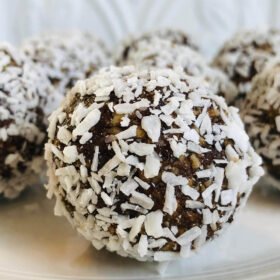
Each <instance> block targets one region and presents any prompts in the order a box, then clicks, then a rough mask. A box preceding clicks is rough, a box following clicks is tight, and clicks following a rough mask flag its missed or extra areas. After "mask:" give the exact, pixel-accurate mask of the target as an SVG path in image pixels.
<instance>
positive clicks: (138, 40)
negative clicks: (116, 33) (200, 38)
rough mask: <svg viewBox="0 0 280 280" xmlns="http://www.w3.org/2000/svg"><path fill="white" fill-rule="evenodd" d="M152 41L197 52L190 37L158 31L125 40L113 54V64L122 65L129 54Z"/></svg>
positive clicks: (178, 31) (178, 33) (196, 47)
mask: <svg viewBox="0 0 280 280" xmlns="http://www.w3.org/2000/svg"><path fill="white" fill-rule="evenodd" d="M154 39H160V40H166V41H169V42H170V43H171V44H173V45H180V46H188V47H189V48H191V49H193V50H198V46H197V44H196V43H195V42H193V39H192V38H191V36H190V35H187V34H186V33H184V32H183V31H180V30H172V29H160V30H155V31H152V32H148V33H144V34H142V35H140V36H138V37H130V38H127V39H126V40H125V41H124V42H123V43H122V44H121V46H120V47H119V49H118V51H117V53H116V54H115V62H116V64H117V65H124V64H128V63H126V61H127V60H129V57H130V53H131V52H132V53H134V52H135V51H138V49H139V48H140V47H141V45H149V44H152V41H153V40H154Z"/></svg>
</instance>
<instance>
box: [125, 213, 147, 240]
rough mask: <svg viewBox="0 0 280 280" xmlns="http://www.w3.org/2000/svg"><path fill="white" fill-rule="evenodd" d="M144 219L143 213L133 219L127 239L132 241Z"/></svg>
mask: <svg viewBox="0 0 280 280" xmlns="http://www.w3.org/2000/svg"><path fill="white" fill-rule="evenodd" d="M144 221H145V216H144V215H141V216H139V217H137V218H136V219H135V220H134V223H133V225H132V227H131V230H130V232H129V235H128V238H129V241H134V238H135V237H136V236H137V235H138V234H139V233H140V231H141V227H142V225H143V223H144Z"/></svg>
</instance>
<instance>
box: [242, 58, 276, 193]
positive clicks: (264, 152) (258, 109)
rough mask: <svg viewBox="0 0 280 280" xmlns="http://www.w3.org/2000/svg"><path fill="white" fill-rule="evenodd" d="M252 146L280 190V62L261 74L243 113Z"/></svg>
mask: <svg viewBox="0 0 280 280" xmlns="http://www.w3.org/2000/svg"><path fill="white" fill-rule="evenodd" d="M241 114H242V116H243V119H244V122H245V125H246V128H247V131H248V134H249V135H250V137H251V142H252V145H253V146H254V147H255V149H256V150H257V151H258V153H259V154H260V155H261V156H262V158H263V160H264V165H265V168H266V170H267V173H268V175H269V177H270V181H271V182H272V183H273V185H274V186H277V187H278V188H280V173H279V170H280V62H279V60H278V61H277V62H274V61H271V63H269V64H268V65H267V66H266V67H265V69H264V70H263V71H262V72H261V73H260V74H258V75H257V76H256V77H255V78H254V80H253V83H252V90H251V92H250V93H249V94H247V96H246V99H245V106H244V109H243V110H242V111H241Z"/></svg>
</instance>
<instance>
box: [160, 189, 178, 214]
mask: <svg viewBox="0 0 280 280" xmlns="http://www.w3.org/2000/svg"><path fill="white" fill-rule="evenodd" d="M176 209H177V200H176V196H175V187H173V186H170V185H167V186H166V190H165V202H164V206H163V211H164V212H166V213H168V214H169V215H172V214H173V213H174V212H175V211H176Z"/></svg>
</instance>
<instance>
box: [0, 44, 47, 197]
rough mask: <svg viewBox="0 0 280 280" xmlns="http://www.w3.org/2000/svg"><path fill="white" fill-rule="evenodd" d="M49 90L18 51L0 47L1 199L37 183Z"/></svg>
mask: <svg viewBox="0 0 280 280" xmlns="http://www.w3.org/2000/svg"><path fill="white" fill-rule="evenodd" d="M51 92H52V87H51V85H50V83H49V81H48V79H47V78H46V77H45V76H44V75H43V74H42V73H41V72H40V70H38V69H37V68H36V66H35V65H33V64H32V63H31V62H30V61H27V60H26V59H25V58H24V56H23V55H22V54H20V53H19V51H18V50H16V49H14V48H13V47H12V46H10V45H8V44H3V43H1V44H0V196H4V197H6V198H15V197H17V196H18V194H19V193H20V192H21V191H22V190H23V189H24V188H25V187H26V186H30V185H32V184H34V183H36V182H38V178H39V175H38V173H39V172H40V171H41V166H42V163H43V145H44V143H45V140H46V129H47V125H46V122H45V120H46V119H45V112H44V107H45V105H46V102H47V101H46V98H45V97H46V95H48V94H51Z"/></svg>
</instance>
